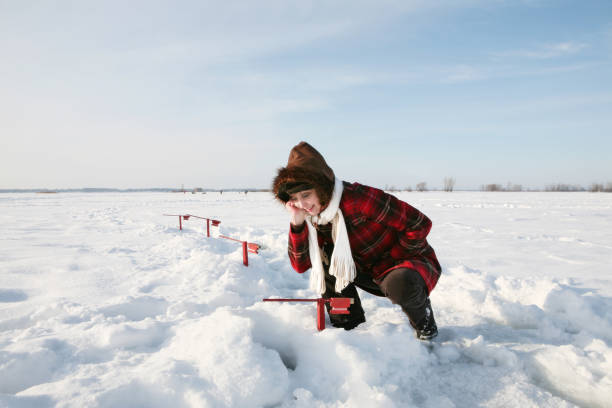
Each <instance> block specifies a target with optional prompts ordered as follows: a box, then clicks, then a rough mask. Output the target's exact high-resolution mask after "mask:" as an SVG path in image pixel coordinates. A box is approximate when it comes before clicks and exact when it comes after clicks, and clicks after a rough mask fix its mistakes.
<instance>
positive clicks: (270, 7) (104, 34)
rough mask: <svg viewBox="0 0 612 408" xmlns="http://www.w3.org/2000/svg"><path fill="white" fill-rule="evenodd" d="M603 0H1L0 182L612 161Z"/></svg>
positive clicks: (146, 180)
mask: <svg viewBox="0 0 612 408" xmlns="http://www.w3.org/2000/svg"><path fill="white" fill-rule="evenodd" d="M611 52H612V2H610V1H608V0H606V1H569V0H557V1H552V0H551V1H548V0H531V1H529V0H524V1H510V0H508V1H504V0H489V1H478V0H469V1H460V0H453V1H451V0H441V1H434V2H432V1H410V0H406V1H392V0H383V1H359V0H357V1H355V0H354V1H310V2H309V1H281V0H276V1H266V0H264V1H257V2H255V1H232V0H228V1H217V2H207V1H182V2H169V1H129V2H124V1H98V2H94V1H87V2H80V1H59V2H53V3H52V2H46V1H8V0H0V55H1V57H0V90H1V92H0V188H39V187H44V188H77V187H119V188H127V187H137V188H138V187H140V188H143V187H174V186H180V185H181V184H184V185H185V186H188V187H193V186H199V187H209V188H229V187H247V186H248V187H268V186H269V184H270V181H271V179H272V177H273V176H274V173H275V169H276V168H278V167H280V166H282V165H284V164H285V163H286V159H287V156H288V152H289V150H290V148H291V147H292V146H293V145H295V144H296V143H298V142H299V141H300V140H306V141H308V142H310V143H311V144H312V145H314V146H315V147H316V148H317V149H319V150H320V151H321V153H323V155H324V156H325V157H326V158H327V160H328V162H329V164H330V165H331V166H332V168H334V170H335V172H336V174H337V176H339V177H341V178H342V179H345V180H348V181H359V182H361V183H364V184H370V185H374V186H378V187H384V186H385V185H388V186H396V187H406V186H412V187H414V186H415V184H416V183H418V182H427V184H428V186H430V187H431V188H439V187H441V186H442V180H443V178H444V177H446V176H452V177H455V178H456V180H457V184H456V187H457V188H460V189H473V188H479V187H480V186H481V185H482V184H488V183H500V184H506V183H508V182H512V183H516V184H522V185H523V186H525V187H543V186H545V185H547V184H553V183H569V184H582V185H585V186H586V185H588V184H590V183H592V182H608V181H612V160H611V159H610V157H611V154H610V153H611V152H612V137H611V136H612V114H611V112H612V76H611V73H612V64H611V63H612V59H611Z"/></svg>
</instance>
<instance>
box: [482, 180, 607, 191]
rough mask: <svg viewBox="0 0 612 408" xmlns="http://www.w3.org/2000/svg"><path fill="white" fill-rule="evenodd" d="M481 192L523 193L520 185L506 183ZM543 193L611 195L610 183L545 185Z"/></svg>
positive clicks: (491, 186) (486, 187)
mask: <svg viewBox="0 0 612 408" xmlns="http://www.w3.org/2000/svg"><path fill="white" fill-rule="evenodd" d="M480 190H481V191H525V190H523V186H521V185H520V184H511V183H508V184H507V185H506V186H502V185H501V184H485V185H483V186H482V187H481V188H480ZM528 191H542V190H528ZM543 191H550V192H574V191H590V192H592V193H599V192H605V193H612V182H608V183H606V184H605V186H604V184H603V183H593V184H591V185H590V186H589V187H583V186H580V185H576V184H563V183H558V184H550V185H547V186H546V187H545V188H544V190H543Z"/></svg>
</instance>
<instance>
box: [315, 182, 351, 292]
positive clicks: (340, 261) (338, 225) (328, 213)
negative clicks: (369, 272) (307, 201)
mask: <svg viewBox="0 0 612 408" xmlns="http://www.w3.org/2000/svg"><path fill="white" fill-rule="evenodd" d="M343 190H344V186H343V185H342V180H340V179H339V178H336V181H335V184H334V192H333V194H332V198H331V200H330V202H329V205H328V206H327V208H326V209H325V210H324V211H322V212H321V213H320V214H319V215H314V216H307V217H306V225H308V249H309V251H310V263H311V265H312V271H311V272H310V288H311V289H312V290H315V291H318V292H319V293H321V294H323V293H324V292H325V272H324V269H323V262H322V260H321V249H320V248H319V241H318V240H317V229H316V228H315V227H314V225H313V224H315V223H316V224H318V225H325V224H327V223H329V222H330V221H331V223H332V240H333V241H334V251H333V253H332V256H331V260H330V265H329V274H330V275H332V276H335V277H336V292H340V291H341V290H342V289H344V288H345V287H346V286H347V285H348V284H349V283H351V282H352V281H354V280H355V275H356V273H357V272H356V269H355V261H354V260H353V254H352V253H351V245H350V243H349V239H348V232H347V231H346V225H345V223H344V217H343V216H342V211H341V210H340V199H341V198H342V191H343Z"/></svg>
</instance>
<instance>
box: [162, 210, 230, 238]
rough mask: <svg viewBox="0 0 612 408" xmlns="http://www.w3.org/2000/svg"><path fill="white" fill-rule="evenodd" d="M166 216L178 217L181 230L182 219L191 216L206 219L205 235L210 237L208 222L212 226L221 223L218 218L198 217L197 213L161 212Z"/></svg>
mask: <svg viewBox="0 0 612 408" xmlns="http://www.w3.org/2000/svg"><path fill="white" fill-rule="evenodd" d="M162 215H164V216H166V217H178V219H179V230H181V231H182V230H183V220H184V221H188V220H189V218H191V217H193V218H199V219H201V220H206V236H207V237H210V224H211V223H212V226H213V227H218V226H219V224H221V221H219V220H213V219H211V218H206V217H199V216H197V215H193V214H162Z"/></svg>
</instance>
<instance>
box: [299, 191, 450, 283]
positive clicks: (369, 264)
mask: <svg viewBox="0 0 612 408" xmlns="http://www.w3.org/2000/svg"><path fill="white" fill-rule="evenodd" d="M340 209H341V210H342V214H343V215H344V221H345V223H346V229H347V231H348V236H349V242H350V244H351V251H352V253H353V259H354V260H355V265H356V267H357V273H366V274H369V275H370V276H372V278H373V279H374V280H375V281H378V282H379V281H380V280H382V278H383V277H384V276H385V275H386V274H387V273H388V272H389V271H391V270H393V269H396V268H411V269H415V270H416V271H418V272H419V273H420V275H421V276H422V277H423V279H424V280H425V283H426V284H427V288H428V289H429V292H430V293H431V291H432V290H433V288H434V287H435V286H436V283H437V282H438V278H439V277H440V273H441V268H440V264H439V263H438V259H437V258H436V254H435V252H434V250H433V248H432V247H431V246H429V244H428V243H427V239H426V237H427V234H428V233H429V230H431V221H430V220H429V218H427V217H426V216H425V215H424V214H423V213H421V212H420V211H419V210H417V209H416V208H414V207H412V206H411V205H409V204H407V203H405V202H403V201H401V200H398V199H397V198H395V197H394V196H392V195H390V194H387V193H385V192H384V191H382V190H379V189H377V188H373V187H368V186H364V185H361V184H358V183H353V184H349V183H346V182H345V183H344V191H343V193H342V199H341V200H340ZM319 231H320V232H323V231H321V230H319ZM317 236H318V239H319V246H323V243H324V242H325V241H328V240H329V241H331V235H328V234H322V233H319V234H317ZM289 259H290V260H291V265H292V266H293V269H295V270H296V271H297V272H299V273H303V272H305V271H307V270H308V269H309V268H310V267H311V264H310V256H309V253H308V228H305V227H304V226H302V228H295V227H292V228H291V229H290V231H289Z"/></svg>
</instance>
